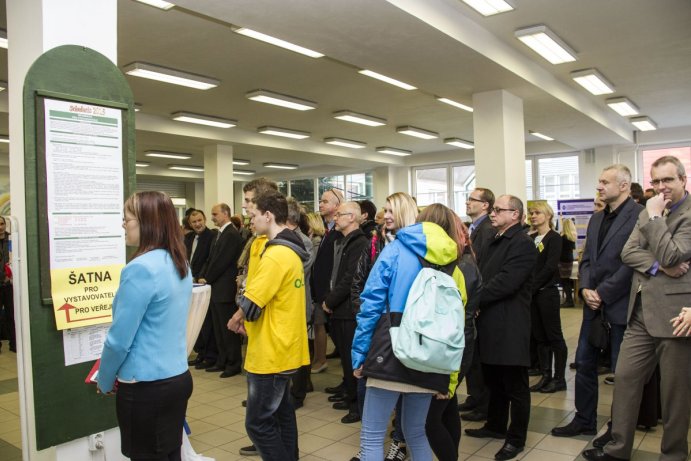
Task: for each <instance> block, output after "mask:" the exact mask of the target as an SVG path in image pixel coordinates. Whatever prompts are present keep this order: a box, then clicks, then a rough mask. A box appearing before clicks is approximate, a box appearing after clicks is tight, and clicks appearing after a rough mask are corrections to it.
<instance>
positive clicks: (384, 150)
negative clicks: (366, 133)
mask: <svg viewBox="0 0 691 461" xmlns="http://www.w3.org/2000/svg"><path fill="white" fill-rule="evenodd" d="M377 152H379V153H380V154H389V155H396V156H398V157H407V156H409V155H412V153H413V151H412V150H406V149H397V148H395V147H388V146H382V147H377Z"/></svg>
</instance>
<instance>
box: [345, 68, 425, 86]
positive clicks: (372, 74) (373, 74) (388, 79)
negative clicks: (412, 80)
mask: <svg viewBox="0 0 691 461" xmlns="http://www.w3.org/2000/svg"><path fill="white" fill-rule="evenodd" d="M358 72H359V73H360V74H362V75H366V76H368V77H372V78H376V79H377V80H381V81H382V82H386V83H388V84H390V85H394V86H397V87H399V88H403V89H404V90H408V91H410V90H417V88H416V87H414V86H413V85H409V84H407V83H404V82H401V81H400V80H396V79H395V78H391V77H387V76H386V75H382V74H380V73H377V72H374V71H372V70H367V69H363V70H361V71H358Z"/></svg>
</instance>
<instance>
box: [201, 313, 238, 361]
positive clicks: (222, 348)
mask: <svg viewBox="0 0 691 461" xmlns="http://www.w3.org/2000/svg"><path fill="white" fill-rule="evenodd" d="M209 308H210V309H211V316H212V320H213V326H214V336H215V337H216V347H217V348H218V358H217V359H216V366H217V367H219V368H223V369H224V370H225V371H236V370H240V369H241V368H242V336H240V335H239V334H237V333H235V332H233V331H230V330H229V329H228V320H230V318H231V317H232V316H233V314H234V313H235V312H236V311H237V310H238V308H237V306H236V305H235V303H232V302H231V303H221V302H215V301H211V304H210V305H209Z"/></svg>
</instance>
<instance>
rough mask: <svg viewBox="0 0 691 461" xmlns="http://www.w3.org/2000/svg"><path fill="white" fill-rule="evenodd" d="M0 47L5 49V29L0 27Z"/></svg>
mask: <svg viewBox="0 0 691 461" xmlns="http://www.w3.org/2000/svg"><path fill="white" fill-rule="evenodd" d="M0 48H5V49H7V31H6V30H5V29H0Z"/></svg>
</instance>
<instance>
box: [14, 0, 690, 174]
mask: <svg viewBox="0 0 691 461" xmlns="http://www.w3.org/2000/svg"><path fill="white" fill-rule="evenodd" d="M3 3H4V2H3ZM175 3H176V5H177V6H176V7H175V8H173V9H171V10H168V11H163V10H159V9H156V8H153V7H150V6H147V5H143V4H140V3H138V2H136V1H133V0H119V1H118V65H119V66H120V67H123V66H125V65H127V64H129V63H130V62H134V61H140V62H148V63H152V64H157V65H161V66H165V67H170V68H174V69H179V70H183V71H187V72H192V73H196V74H200V75H205V76H209V77H213V78H216V79H218V80H220V81H221V84H220V86H219V87H217V88H214V89H211V90H207V91H201V90H194V89H189V88H185V87H180V86H175V85H170V84H165V83H160V82H155V81H152V80H145V79H142V78H137V77H131V76H127V80H128V82H129V83H130V85H131V87H132V90H133V92H134V96H135V101H136V102H137V103H139V104H141V105H142V109H141V111H140V112H138V113H137V116H136V117H137V158H138V159H139V160H145V157H144V155H143V153H144V151H146V150H149V149H158V150H169V151H176V152H185V153H191V154H193V158H192V159H190V160H187V161H177V160H175V161H174V163H186V164H189V165H203V148H204V146H207V145H213V144H230V145H233V146H234V152H235V153H234V156H235V157H237V158H245V159H249V160H251V162H252V163H251V165H250V166H247V167H239V168H246V169H251V170H255V171H257V174H272V176H274V177H285V176H286V174H285V173H284V172H280V173H278V176H277V174H276V173H275V170H273V171H272V170H269V169H266V168H264V167H263V166H262V164H263V163H264V162H267V161H275V162H284V163H295V164H298V165H300V169H299V170H298V171H297V172H295V173H293V174H292V175H293V176H310V175H312V176H313V175H316V174H325V173H337V172H347V171H362V170H363V169H370V168H374V167H377V166H383V165H411V164H420V163H425V158H426V157H428V158H435V159H438V158H439V157H440V153H442V154H443V153H444V152H447V153H448V156H449V159H458V160H460V159H469V158H472V151H470V152H469V151H463V150H460V149H457V148H455V147H452V146H448V145H446V144H444V143H443V141H442V140H443V138H447V137H458V138H462V139H466V140H471V141H472V140H473V114H471V113H469V112H466V111H463V110H460V109H456V108H454V107H451V106H448V105H446V104H442V103H440V102H438V101H436V100H435V97H434V96H443V97H447V98H451V99H454V100H456V101H459V102H462V103H464V104H468V105H472V99H473V94H475V93H479V92H484V91H493V90H499V89H504V90H506V91H508V92H510V93H513V94H515V95H516V96H518V97H520V98H522V99H523V103H524V114H525V128H526V139H525V140H526V151H527V152H528V153H536V152H570V151H576V150H582V149H587V148H592V147H597V146H604V145H619V144H628V143H632V142H633V140H634V137H633V130H634V128H633V127H632V126H631V125H630V124H629V123H628V121H627V120H626V119H624V118H623V117H620V116H619V115H617V114H616V113H614V112H613V111H612V110H611V109H609V108H608V107H607V106H606V105H605V102H604V101H605V99H606V97H612V96H626V97H628V98H629V99H631V100H632V101H634V102H635V103H636V104H637V105H638V107H639V108H640V109H641V113H642V115H647V116H649V117H651V118H652V119H653V120H654V121H655V122H657V124H658V126H659V127H660V128H661V129H668V128H674V127H687V126H691V84H690V83H689V82H691V27H689V24H691V2H689V1H688V0H657V1H654V2H653V1H650V0H606V1H603V0H579V1H570V0H516V1H515V3H516V6H517V8H516V10H514V11H512V12H508V13H502V14H499V15H495V16H491V17H487V18H485V17H483V16H481V15H480V14H478V13H476V12H475V11H474V10H472V9H471V8H470V7H468V6H467V5H466V4H464V3H463V2H461V1H460V0H425V1H424V2H421V1H419V0H389V1H384V0H347V1H346V0H292V1H291V2H286V1H285V0H233V1H232V2H229V1H227V0H204V1H202V0H178V1H177V2H175ZM3 6H4V5H3ZM3 19H4V8H3V12H2V17H0V20H3ZM534 24H546V25H548V26H549V27H550V28H551V29H552V30H553V31H554V32H556V33H557V34H558V35H559V36H560V37H561V38H562V39H563V40H564V41H566V42H567V43H568V44H569V45H570V46H571V47H572V48H573V49H574V50H576V51H577V53H578V60H577V61H576V62H573V63H565V64H560V65H556V66H555V65H551V64H549V63H548V62H547V61H545V60H543V59H542V58H541V57H539V56H538V55H537V54H535V53H534V52H533V51H531V50H530V49H528V48H527V47H525V46H524V45H523V44H522V43H521V42H520V41H518V40H517V39H516V38H515V37H514V31H515V30H516V29H518V28H521V27H525V26H530V25H534ZM231 26H242V27H248V28H251V29H255V30H258V31H260V32H263V33H266V34H269V35H273V36H276V37H280V38H282V39H284V40H287V41H290V42H293V43H296V44H299V45H301V46H304V47H307V48H310V49H313V50H316V51H319V52H321V53H324V54H325V55H326V57H324V58H320V59H312V58H309V57H305V56H302V55H299V54H296V53H293V52H290V51H286V50H284V49H281V48H278V47H275V46H272V45H269V44H266V43H263V42H259V41H257V40H254V39H252V38H248V37H244V36H241V35H238V34H236V33H234V32H233V31H232V30H231ZM3 56H4V60H3ZM6 56H7V52H6V50H0V75H2V73H3V72H4V74H5V75H6V71H7V69H6V67H7V61H6ZM590 67H595V68H597V69H598V70H599V71H600V72H602V74H604V75H605V76H606V77H607V78H608V79H609V80H610V81H611V82H612V83H613V84H614V86H615V87H616V90H617V91H616V92H615V93H614V94H613V95H607V96H592V95H590V93H587V92H586V91H585V90H584V89H582V88H581V87H580V86H578V85H577V84H576V83H575V82H574V81H573V80H571V78H570V76H569V73H570V72H571V71H573V70H577V69H584V68H590ZM365 68H366V69H371V70H374V71H377V72H379V73H382V74H385V75H388V76H390V77H393V78H396V79H398V80H401V81H404V82H407V83H410V84H412V85H415V86H416V87H418V88H419V89H418V90H413V91H405V90H402V89H400V88H397V87H394V86H391V85H388V84H386V83H382V82H380V81H378V80H374V79H371V78H369V77H366V76H363V75H360V74H358V73H357V70H359V69H365ZM259 88H262V89H267V90H271V91H275V92H279V93H284V94H288V95H291V96H295V97H299V98H302V99H307V100H311V101H315V102H317V103H318V108H317V109H316V110H311V111H305V112H301V111H294V110H290V109H284V108H280V107H276V106H271V105H267V104H262V103H258V102H254V101H251V100H249V99H247V98H246V97H245V94H246V93H248V92H249V91H251V90H255V89H259ZM5 105H6V104H5ZM344 109H348V110H352V111H355V112H361V113H365V114H369V115H373V116H377V117H381V118H385V119H387V125H386V126H382V127H366V126H362V125H357V124H353V123H349V122H344V121H341V120H336V119H334V118H333V116H332V113H333V112H334V111H337V110H344ZM176 111H187V112H194V113H199V114H206V115H212V116H218V117H223V118H230V119H235V120H238V126H237V127H236V128H231V129H220V128H207V127H200V126H197V125H190V124H186V123H181V122H175V121H172V120H170V118H169V115H170V114H171V113H172V112H176ZM263 125H273V126H278V127H283V128H289V129H294V130H302V131H308V132H310V133H311V134H312V136H311V137H310V138H309V139H306V140H287V139H284V138H276V137H273V136H267V135H262V134H259V133H257V131H256V129H257V127H260V126H263ZM399 125H413V126H417V127H420V128H424V129H427V130H432V131H435V132H438V133H440V139H436V140H430V141H425V140H420V139H416V138H412V137H409V136H405V135H401V134H397V133H396V130H395V127H396V126H399ZM3 127H4V130H5V131H4V132H5V133H6V132H7V131H6V130H7V118H6V117H0V131H1V130H2V129H3ZM528 130H532V131H539V132H542V133H545V134H548V135H549V136H551V137H553V138H555V140H556V141H554V142H546V141H540V140H538V139H537V138H535V137H533V136H532V135H529V134H528V133H527V131H528ZM332 136H335V137H341V138H347V139H353V140H358V141H362V142H365V143H367V148H366V149H358V150H353V149H347V148H339V147H334V146H330V145H327V144H325V143H324V142H323V138H326V137H332ZM378 146H391V147H396V148H401V149H407V150H411V151H413V152H414V155H412V156H411V157H406V158H400V157H392V156H388V155H383V154H378V153H376V151H375V148H376V147H378ZM442 157H443V155H442ZM146 160H147V161H151V162H152V166H151V167H148V168H146V169H142V168H140V169H138V173H141V174H146V175H152V176H158V175H165V176H174V177H183V178H187V179H188V180H194V179H200V178H201V177H202V174H198V173H187V174H185V173H179V172H176V173H174V174H172V172H170V171H169V170H167V169H166V166H167V163H171V162H170V161H166V160H163V159H160V160H154V159H149V158H146ZM236 179H237V180H240V179H242V178H239V177H236Z"/></svg>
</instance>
